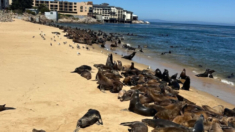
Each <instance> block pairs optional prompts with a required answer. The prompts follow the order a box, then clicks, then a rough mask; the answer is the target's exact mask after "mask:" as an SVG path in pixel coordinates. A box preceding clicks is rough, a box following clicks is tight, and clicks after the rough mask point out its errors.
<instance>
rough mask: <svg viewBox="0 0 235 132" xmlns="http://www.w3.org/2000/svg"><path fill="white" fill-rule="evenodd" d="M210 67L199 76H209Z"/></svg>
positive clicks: (198, 75)
mask: <svg viewBox="0 0 235 132" xmlns="http://www.w3.org/2000/svg"><path fill="white" fill-rule="evenodd" d="M209 71H210V69H206V71H205V72H204V73H201V74H197V75H196V76H197V77H208V74H209Z"/></svg>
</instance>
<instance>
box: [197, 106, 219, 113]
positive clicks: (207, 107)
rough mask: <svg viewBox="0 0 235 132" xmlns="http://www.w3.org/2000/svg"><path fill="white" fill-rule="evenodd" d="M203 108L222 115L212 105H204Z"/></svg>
mask: <svg viewBox="0 0 235 132" xmlns="http://www.w3.org/2000/svg"><path fill="white" fill-rule="evenodd" d="M202 108H203V109H204V110H206V111H210V112H212V113H215V114H218V115H222V113H218V112H217V111H216V110H214V109H213V108H211V107H210V106H208V105H202Z"/></svg>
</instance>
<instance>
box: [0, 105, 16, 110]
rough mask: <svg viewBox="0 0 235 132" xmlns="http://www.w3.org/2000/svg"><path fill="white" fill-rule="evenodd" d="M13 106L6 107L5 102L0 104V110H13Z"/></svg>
mask: <svg viewBox="0 0 235 132" xmlns="http://www.w3.org/2000/svg"><path fill="white" fill-rule="evenodd" d="M14 109H15V108H13V107H6V104H4V105H0V111H4V110H14Z"/></svg>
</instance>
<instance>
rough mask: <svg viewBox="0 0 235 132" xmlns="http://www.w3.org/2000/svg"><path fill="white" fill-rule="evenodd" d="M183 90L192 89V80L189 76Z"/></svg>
mask: <svg viewBox="0 0 235 132" xmlns="http://www.w3.org/2000/svg"><path fill="white" fill-rule="evenodd" d="M181 89H183V90H189V89H190V78H189V76H186V78H185V82H184V84H183V87H182V88H181Z"/></svg>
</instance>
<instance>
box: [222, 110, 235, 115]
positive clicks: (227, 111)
mask: <svg viewBox="0 0 235 132" xmlns="http://www.w3.org/2000/svg"><path fill="white" fill-rule="evenodd" d="M223 115H224V116H228V117H231V116H235V111H233V110H230V109H228V108H225V109H224V113H223Z"/></svg>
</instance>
